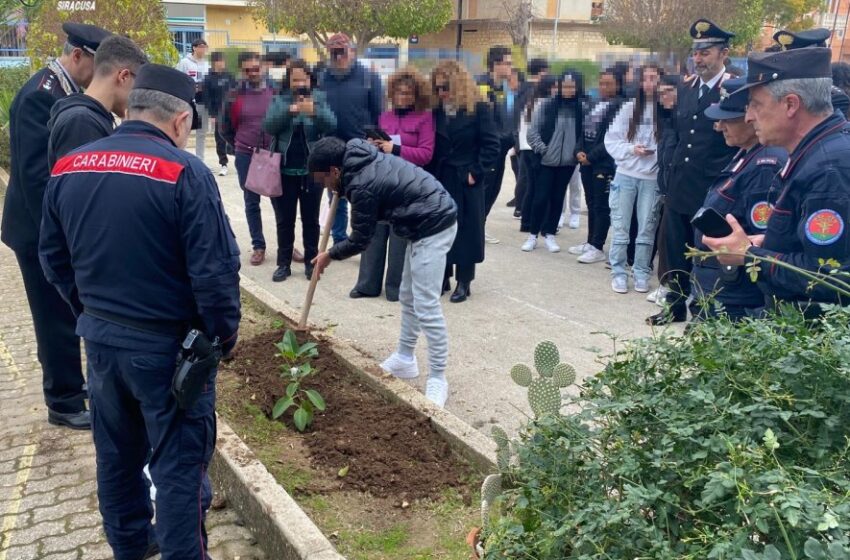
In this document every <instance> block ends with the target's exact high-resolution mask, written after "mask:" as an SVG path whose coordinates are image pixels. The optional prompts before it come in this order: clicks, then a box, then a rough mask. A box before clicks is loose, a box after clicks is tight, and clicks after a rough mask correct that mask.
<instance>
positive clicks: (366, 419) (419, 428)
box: [221, 329, 472, 503]
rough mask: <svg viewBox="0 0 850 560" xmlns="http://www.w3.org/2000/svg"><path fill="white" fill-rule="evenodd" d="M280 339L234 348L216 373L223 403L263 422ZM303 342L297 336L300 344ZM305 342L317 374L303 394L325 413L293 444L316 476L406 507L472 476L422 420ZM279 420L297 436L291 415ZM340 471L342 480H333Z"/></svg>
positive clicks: (280, 389)
mask: <svg viewBox="0 0 850 560" xmlns="http://www.w3.org/2000/svg"><path fill="white" fill-rule="evenodd" d="M283 332H284V331H283V329H277V330H272V331H269V332H264V333H261V334H259V335H257V336H255V337H254V338H252V339H250V340H246V341H242V342H240V344H239V347H238V349H237V352H236V355H235V357H234V359H233V360H232V361H230V362H229V363H227V364H224V365H223V367H222V372H221V373H222V374H223V375H225V376H228V377H230V379H229V380H228V381H231V382H234V383H228V386H230V387H233V388H234V389H233V390H235V392H236V394H235V395H231V396H230V399H229V400H232V397H236V398H237V399H242V400H243V401H244V402H248V401H249V400H250V402H252V403H253V404H254V405H256V406H257V407H259V408H260V409H261V410H262V411H263V412H265V413H266V415H269V416H270V414H271V410H272V408H273V407H274V403H275V402H276V401H277V399H278V398H280V396H281V395H283V394H284V390H285V388H286V383H285V381H284V380H283V379H282V378H281V377H280V376H279V365H280V363H281V362H280V359H279V358H277V357H276V356H275V351H276V349H275V348H274V346H273V343H275V342H279V341H280V340H281V338H282V337H283ZM306 340H307V337H306V336H305V335H299V341H300V342H302V343H303V342H305V341H306ZM310 340H313V341H314V342H317V343H318V344H319V357H318V358H316V359H314V360H312V364H313V367H314V368H316V370H317V372H316V373H315V374H314V375H312V376H311V377H309V378H308V380H307V381H306V382H305V388H308V389H316V390H317V391H319V393H321V394H322V396H323V397H324V398H325V401H326V403H327V409H326V410H325V411H324V412H318V411H317V413H316V417H315V418H314V420H313V425H312V426H311V427H310V428H309V429H308V431H307V432H306V433H305V434H302V435H299V436H297V437H300V438H302V439H303V443H304V444H305V446H306V447H307V449H308V451H309V456H310V460H311V462H312V464H313V466H314V467H315V468H317V469H318V470H320V471H322V472H325V473H326V474H327V476H328V477H329V478H330V479H331V480H335V481H337V480H338V481H339V486H338V487H339V488H341V489H343V490H356V491H363V492H369V493H370V494H372V495H374V496H377V497H380V498H393V499H395V500H411V501H412V500H416V499H420V498H428V497H431V498H433V497H437V496H439V495H440V494H441V492H442V491H443V490H444V489H446V488H447V487H457V488H461V489H463V487H464V486H465V485H466V481H468V480H469V477H470V476H471V474H472V471H471V469H470V468H469V467H468V466H467V465H466V464H465V463H464V462H463V461H462V460H460V459H458V458H457V457H456V456H455V455H454V454H453V453H452V451H451V449H450V448H449V446H448V444H446V443H445V441H443V439H442V438H441V437H440V436H439V435H438V434H437V433H436V431H435V430H434V429H433V428H432V427H431V425H430V423H429V422H428V420H427V419H424V418H421V417H419V416H417V415H416V414H415V413H414V412H413V411H412V410H409V409H406V408H402V407H400V406H398V405H395V404H391V403H389V402H387V401H385V400H384V399H383V398H382V397H381V396H379V395H377V394H376V393H375V392H374V391H372V390H371V389H370V388H369V387H368V386H365V385H363V384H361V383H358V380H357V377H356V376H355V375H354V374H352V373H351V372H350V371H349V369H348V366H347V365H345V364H344V363H342V362H341V361H340V360H339V359H338V358H337V357H336V356H335V355H333V354H332V353H330V352H329V351H328V350H325V349H323V343H322V341H321V340H320V339H315V338H310ZM282 419H283V420H284V422H285V423H286V425H287V426H288V427H289V428H290V429H291V430H292V433H297V432H296V431H295V428H294V427H293V425H292V421H291V411H289V412H287V413H286V414H284V417H282ZM282 453H285V450H282ZM344 467H348V473H347V474H346V475H345V476H344V477H339V476H338V473H339V471H340V469H342V468H344ZM315 489H316V488H315V487H314V488H312V489H304V490H307V491H310V490H315ZM397 503H399V502H398V501H397Z"/></svg>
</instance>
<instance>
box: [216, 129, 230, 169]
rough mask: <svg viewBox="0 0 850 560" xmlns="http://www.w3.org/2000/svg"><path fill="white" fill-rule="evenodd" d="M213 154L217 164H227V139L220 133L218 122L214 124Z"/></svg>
mask: <svg viewBox="0 0 850 560" xmlns="http://www.w3.org/2000/svg"><path fill="white" fill-rule="evenodd" d="M215 154H216V155H217V156H218V164H219V165H227V140H225V139H224V136H222V135H221V130H220V129H219V127H218V124H216V126H215Z"/></svg>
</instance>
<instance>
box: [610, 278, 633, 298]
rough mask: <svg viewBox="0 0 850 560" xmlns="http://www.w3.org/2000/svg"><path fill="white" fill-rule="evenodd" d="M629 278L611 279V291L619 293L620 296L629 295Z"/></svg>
mask: <svg viewBox="0 0 850 560" xmlns="http://www.w3.org/2000/svg"><path fill="white" fill-rule="evenodd" d="M628 278H629V277H628V276H615V277H614V278H612V279H611V289H612V290H614V291H615V292H617V293H618V294H627V293H629V280H628Z"/></svg>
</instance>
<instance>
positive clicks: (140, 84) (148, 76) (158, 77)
mask: <svg viewBox="0 0 850 560" xmlns="http://www.w3.org/2000/svg"><path fill="white" fill-rule="evenodd" d="M133 89H151V90H154V91H161V92H162V93H167V94H168V95H172V96H174V97H176V98H177V99H181V100H183V101H185V102H186V103H188V104H189V105H193V104H194V101H195V82H194V81H193V80H192V78H190V77H189V76H188V75H187V74H184V73H183V72H180V71H179V70H175V69H174V68H171V67H170V66H163V65H161V64H145V65H143V66H142V67H141V68H139V74H138V75H137V76H136V81H135V82H134V83H133Z"/></svg>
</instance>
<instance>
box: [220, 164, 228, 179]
mask: <svg viewBox="0 0 850 560" xmlns="http://www.w3.org/2000/svg"><path fill="white" fill-rule="evenodd" d="M225 175H227V166H226V165H222V166H221V170H220V171H219V172H218V176H219V177H224V176H225Z"/></svg>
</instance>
